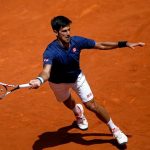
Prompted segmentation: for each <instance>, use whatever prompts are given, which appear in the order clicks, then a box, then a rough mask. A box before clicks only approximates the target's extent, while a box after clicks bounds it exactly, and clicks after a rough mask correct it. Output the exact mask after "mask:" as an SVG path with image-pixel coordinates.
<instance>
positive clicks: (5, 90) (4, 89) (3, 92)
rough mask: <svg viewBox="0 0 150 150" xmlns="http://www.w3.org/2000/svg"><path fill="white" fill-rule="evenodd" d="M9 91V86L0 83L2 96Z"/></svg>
mask: <svg viewBox="0 0 150 150" xmlns="http://www.w3.org/2000/svg"><path fill="white" fill-rule="evenodd" d="M6 92H7V88H6V87H5V86H3V85H0V96H2V95H4V94H5V93H6Z"/></svg>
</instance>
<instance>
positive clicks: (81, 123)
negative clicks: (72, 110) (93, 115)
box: [76, 104, 88, 130]
mask: <svg viewBox="0 0 150 150" xmlns="http://www.w3.org/2000/svg"><path fill="white" fill-rule="evenodd" d="M76 107H78V110H80V112H79V114H78V115H77V116H76V123H77V126H78V128H79V129H81V130H87V129H88V121H87V119H86V117H85V116H84V110H83V106H82V105H81V104H76Z"/></svg>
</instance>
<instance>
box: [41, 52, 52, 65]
mask: <svg viewBox="0 0 150 150" xmlns="http://www.w3.org/2000/svg"><path fill="white" fill-rule="evenodd" d="M53 56H54V55H53V53H50V52H49V51H45V52H44V53H43V65H46V64H52V61H53Z"/></svg>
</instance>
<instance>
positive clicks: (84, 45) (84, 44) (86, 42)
mask: <svg viewBox="0 0 150 150" xmlns="http://www.w3.org/2000/svg"><path fill="white" fill-rule="evenodd" d="M78 42H79V45H80V48H81V49H91V48H94V47H95V41H94V40H92V39H88V38H84V37H78Z"/></svg>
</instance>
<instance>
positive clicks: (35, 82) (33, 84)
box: [29, 79, 41, 89]
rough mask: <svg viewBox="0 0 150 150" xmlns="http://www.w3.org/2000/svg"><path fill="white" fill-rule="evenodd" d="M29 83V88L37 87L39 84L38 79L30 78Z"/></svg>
mask: <svg viewBox="0 0 150 150" xmlns="http://www.w3.org/2000/svg"><path fill="white" fill-rule="evenodd" d="M29 84H30V85H31V89H37V88H39V87H40V86H41V82H40V80H39V79H33V80H30V82H29Z"/></svg>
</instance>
